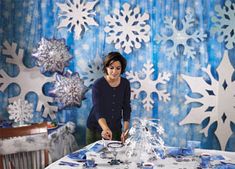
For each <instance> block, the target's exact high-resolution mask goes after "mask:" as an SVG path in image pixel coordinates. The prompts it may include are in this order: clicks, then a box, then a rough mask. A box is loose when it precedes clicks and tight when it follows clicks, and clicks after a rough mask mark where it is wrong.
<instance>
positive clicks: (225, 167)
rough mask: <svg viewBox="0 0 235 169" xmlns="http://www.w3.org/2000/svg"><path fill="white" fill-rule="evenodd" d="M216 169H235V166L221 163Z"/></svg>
mask: <svg viewBox="0 0 235 169" xmlns="http://www.w3.org/2000/svg"><path fill="white" fill-rule="evenodd" d="M214 169H235V164H232V163H221V164H217V165H215V166H214Z"/></svg>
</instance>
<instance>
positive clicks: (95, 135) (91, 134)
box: [86, 128, 122, 145]
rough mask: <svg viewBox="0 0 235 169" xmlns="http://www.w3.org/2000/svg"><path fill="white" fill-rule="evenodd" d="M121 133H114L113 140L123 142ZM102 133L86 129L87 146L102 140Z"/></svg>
mask: <svg viewBox="0 0 235 169" xmlns="http://www.w3.org/2000/svg"><path fill="white" fill-rule="evenodd" d="M121 134H122V133H121V132H113V140H118V141H120V140H121ZM101 139H102V137H101V132H99V131H96V130H91V129H89V128H87V129H86V144H87V145H88V144H91V143H94V142H96V141H98V140H101Z"/></svg>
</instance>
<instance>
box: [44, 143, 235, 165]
mask: <svg viewBox="0 0 235 169" xmlns="http://www.w3.org/2000/svg"><path fill="white" fill-rule="evenodd" d="M96 143H100V144H102V141H98V142H95V143H93V144H91V145H88V146H87V147H85V148H84V149H89V147H92V145H94V144H96ZM124 151H125V147H123V148H122V150H121V151H119V153H118V155H117V159H120V160H123V161H125V160H126V159H127V157H126V156H125V155H124ZM202 153H207V154H210V155H212V156H213V155H222V156H223V157H225V158H226V160H227V161H228V160H229V161H230V162H232V163H234V164H235V152H225V151H218V150H206V149H195V155H200V154H202ZM90 157H92V158H94V159H95V163H96V164H97V166H96V167H95V169H110V168H112V169H124V168H125V166H126V165H125V164H119V165H110V164H109V163H108V162H109V161H110V159H102V158H101V157H100V153H95V152H89V158H90ZM185 158H187V157H185ZM188 158H189V157H188ZM198 159H199V158H198ZM61 162H72V163H77V164H79V166H76V167H74V166H73V167H72V166H68V165H59V164H60V163H61ZM215 162H216V161H215ZM151 163H154V169H158V168H162V169H195V168H197V166H198V164H199V161H198V160H187V161H186V160H185V161H181V162H179V161H177V160H176V158H173V157H167V158H166V159H158V160H154V161H152V162H151ZM217 163H220V161H217ZM73 168H76V169H84V168H85V167H84V166H83V163H81V162H80V163H79V162H76V161H75V160H73V159H70V158H69V157H68V156H64V157H63V158H61V159H59V160H57V161H55V162H54V163H52V164H51V165H49V166H48V167H46V169H73ZM129 169H137V166H136V163H134V162H131V163H130V164H129Z"/></svg>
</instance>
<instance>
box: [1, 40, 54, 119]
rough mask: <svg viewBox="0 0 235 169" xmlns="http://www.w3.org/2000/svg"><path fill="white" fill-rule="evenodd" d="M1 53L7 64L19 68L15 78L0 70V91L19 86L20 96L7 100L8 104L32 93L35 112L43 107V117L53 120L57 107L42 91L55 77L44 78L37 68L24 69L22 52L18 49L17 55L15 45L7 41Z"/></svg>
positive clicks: (23, 98)
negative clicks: (4, 56)
mask: <svg viewBox="0 0 235 169" xmlns="http://www.w3.org/2000/svg"><path fill="white" fill-rule="evenodd" d="M2 51H3V52H2V53H3V55H6V56H7V58H6V62H7V63H10V64H16V65H17V66H18V67H19V74H18V75H17V76H16V77H11V76H9V75H8V74H7V73H5V72H4V71H3V70H0V78H1V83H0V84H2V85H0V91H4V90H5V89H6V88H7V87H8V86H9V85H10V84H12V83H15V84H18V85H19V86H20V94H19V95H17V96H14V97H11V98H8V100H9V103H13V102H14V101H17V100H19V99H21V100H25V96H26V95H27V94H28V93H29V92H34V93H36V94H37V96H38V103H37V107H36V111H38V112H40V111H41V109H42V106H43V107H44V112H43V117H47V116H48V115H49V116H50V117H51V118H52V119H53V118H55V114H54V112H55V111H57V107H56V106H53V105H51V104H50V103H52V102H53V98H51V97H49V96H46V95H45V94H44V93H43V90H42V88H43V86H44V84H45V83H48V82H52V81H54V80H55V76H52V77H47V76H44V75H43V74H41V73H40V70H39V69H38V67H33V68H28V67H26V66H25V65H24V63H23V55H24V50H23V49H19V50H18V53H17V44H16V43H12V44H9V43H8V42H7V41H5V42H4V43H3V50H2Z"/></svg>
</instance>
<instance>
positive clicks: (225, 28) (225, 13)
mask: <svg viewBox="0 0 235 169" xmlns="http://www.w3.org/2000/svg"><path fill="white" fill-rule="evenodd" d="M215 11H216V13H217V16H213V17H212V22H214V23H215V26H214V27H212V29H211V33H212V34H216V33H217V35H218V37H217V40H218V42H220V43H221V42H223V41H225V43H226V45H225V46H226V48H227V49H232V48H233V47H234V45H235V26H234V20H235V4H234V3H232V2H231V1H230V0H227V1H226V2H225V6H224V7H223V8H221V6H220V5H216V6H215Z"/></svg>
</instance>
